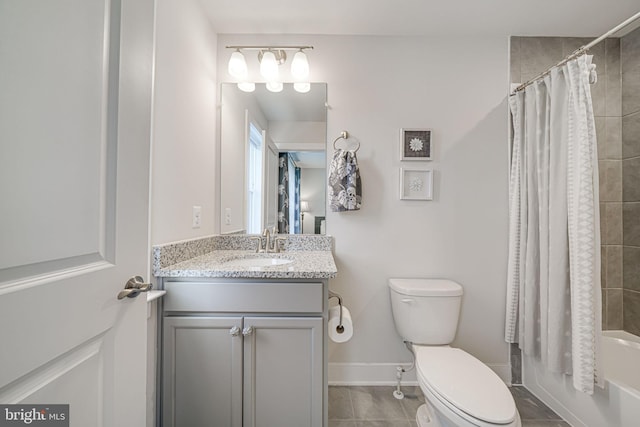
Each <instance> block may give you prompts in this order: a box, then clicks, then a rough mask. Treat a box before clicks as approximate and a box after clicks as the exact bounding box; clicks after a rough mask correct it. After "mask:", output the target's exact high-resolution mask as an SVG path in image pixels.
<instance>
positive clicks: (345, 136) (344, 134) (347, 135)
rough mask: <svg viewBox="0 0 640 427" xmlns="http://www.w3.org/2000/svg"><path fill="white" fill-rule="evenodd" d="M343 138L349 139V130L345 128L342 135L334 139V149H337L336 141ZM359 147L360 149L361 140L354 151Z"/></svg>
mask: <svg viewBox="0 0 640 427" xmlns="http://www.w3.org/2000/svg"><path fill="white" fill-rule="evenodd" d="M341 139H345V140H346V139H349V132H347V131H346V130H343V131H342V132H340V136H339V137H337V138H336V139H334V140H333V149H334V150H337V147H336V142H338V141H340V140H341ZM359 149H360V141H358V146H357V147H356V149H355V150H353V151H354V152H356V151H358V150H359Z"/></svg>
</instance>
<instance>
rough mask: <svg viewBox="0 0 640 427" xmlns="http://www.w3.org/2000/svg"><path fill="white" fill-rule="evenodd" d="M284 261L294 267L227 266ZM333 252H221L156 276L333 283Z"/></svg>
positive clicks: (159, 272)
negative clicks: (240, 262)
mask: <svg viewBox="0 0 640 427" xmlns="http://www.w3.org/2000/svg"><path fill="white" fill-rule="evenodd" d="M254 257H259V258H284V259H289V260H292V262H291V263H288V264H281V265H270V266H267V267H243V266H226V265H224V263H225V262H228V261H231V260H236V259H242V258H254ZM337 272H338V271H337V269H336V265H335V263H334V262H333V256H332V255H331V252H330V251H291V252H281V253H268V254H267V253H259V254H257V253H255V252H252V251H245V250H217V251H213V252H209V253H208V254H205V255H201V256H198V257H195V258H191V259H188V260H186V261H182V262H179V263H177V264H173V265H170V266H168V267H166V268H163V269H160V270H159V271H158V272H156V276H162V277H229V278H234V277H237V278H261V279H330V278H332V277H335V276H336V274H337Z"/></svg>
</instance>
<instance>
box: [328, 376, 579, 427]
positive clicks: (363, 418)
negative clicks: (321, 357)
mask: <svg viewBox="0 0 640 427" xmlns="http://www.w3.org/2000/svg"><path fill="white" fill-rule="evenodd" d="M393 390H394V387H337V386H332V387H329V427H415V426H417V424H416V421H415V414H416V411H417V409H418V407H419V406H420V405H421V404H422V403H423V402H424V397H423V396H422V392H421V391H420V388H419V387H403V388H402V392H403V393H404V399H402V400H397V399H396V398H394V397H393ZM511 393H512V394H513V397H514V398H515V401H516V406H517V407H518V411H519V412H520V418H521V419H522V427H570V426H569V424H567V423H566V422H564V421H562V419H561V418H560V417H559V416H558V415H556V414H555V412H553V411H552V410H551V409H549V408H548V407H547V406H546V405H545V404H544V403H542V402H541V401H540V400H538V399H537V398H536V397H535V396H533V395H532V394H531V393H530V392H529V391H527V389H525V388H524V387H511Z"/></svg>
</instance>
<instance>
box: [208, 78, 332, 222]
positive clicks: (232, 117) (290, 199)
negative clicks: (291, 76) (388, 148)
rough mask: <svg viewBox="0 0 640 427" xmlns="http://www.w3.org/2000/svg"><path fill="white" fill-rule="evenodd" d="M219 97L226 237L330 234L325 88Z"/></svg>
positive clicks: (230, 86) (233, 90) (231, 89)
mask: <svg viewBox="0 0 640 427" xmlns="http://www.w3.org/2000/svg"><path fill="white" fill-rule="evenodd" d="M220 93H221V105H222V109H221V121H220V123H221V126H220V131H221V165H220V166H221V188H220V207H221V210H222V212H221V224H220V230H221V233H223V234H232V233H250V234H257V233H261V232H262V230H263V229H265V228H273V227H275V228H276V229H277V230H278V232H279V233H290V234H302V233H304V234H324V229H325V224H324V217H325V204H326V203H325V200H326V150H325V148H326V140H327V109H326V100H327V85H326V84H325V83H312V84H311V90H310V91H309V92H307V93H299V92H296V91H295V90H294V89H293V84H285V85H284V89H283V91H282V92H278V93H273V92H269V91H268V90H266V88H265V85H264V84H260V83H257V84H256V89H255V91H254V92H243V91H241V90H239V89H238V87H237V85H236V84H235V83H223V84H222V89H221V92H220Z"/></svg>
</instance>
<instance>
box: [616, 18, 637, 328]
mask: <svg viewBox="0 0 640 427" xmlns="http://www.w3.org/2000/svg"><path fill="white" fill-rule="evenodd" d="M620 47H621V49H620V50H621V52H620V53H621V61H620V62H621V70H622V142H623V143H622V211H623V230H624V232H623V245H624V246H623V290H622V300H623V310H622V312H623V321H622V325H623V328H624V330H625V331H627V332H631V333H632V334H634V335H640V28H639V29H636V30H635V31H633V32H631V33H629V34H627V35H626V36H624V37H622V39H621V42H620Z"/></svg>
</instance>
